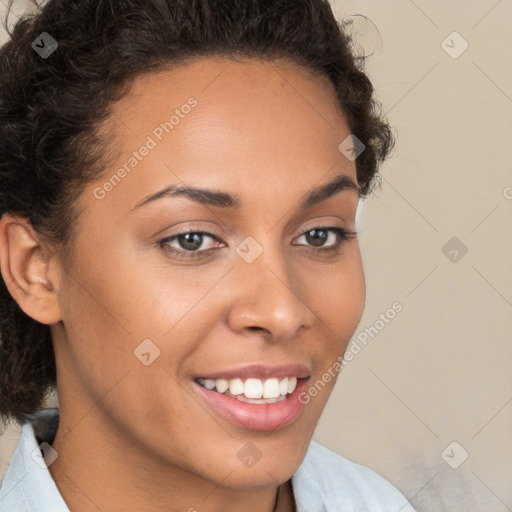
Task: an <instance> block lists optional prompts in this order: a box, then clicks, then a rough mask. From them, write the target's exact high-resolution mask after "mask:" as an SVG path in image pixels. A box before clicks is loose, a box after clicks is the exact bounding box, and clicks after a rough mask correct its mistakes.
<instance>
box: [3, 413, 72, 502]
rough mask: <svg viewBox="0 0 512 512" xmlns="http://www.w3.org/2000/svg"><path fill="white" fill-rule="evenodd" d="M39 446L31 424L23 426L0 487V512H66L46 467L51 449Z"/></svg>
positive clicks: (42, 445) (27, 423) (47, 446)
mask: <svg viewBox="0 0 512 512" xmlns="http://www.w3.org/2000/svg"><path fill="white" fill-rule="evenodd" d="M38 443H39V440H38V439H37V437H36V434H35V432H34V429H33V426H32V425H31V423H29V422H26V423H24V424H23V427H22V429H21V435H20V440H19V442H18V445H17V447H16V450H15V451H14V454H13V456H12V458H11V460H10V462H9V466H8V467H7V471H6V473H5V476H4V478H3V480H2V482H1V483H0V510H1V511H2V512H4V511H5V512H36V511H37V512H69V509H68V507H67V506H66V503H65V502H64V500H63V498H62V496H61V494H60V492H59V490H58V488H57V486H56V484H55V482H54V480H53V479H52V476H51V474H50V472H49V470H48V468H47V465H46V460H47V459H46V457H47V450H49V446H50V445H49V444H47V445H44V444H41V445H39V444H38ZM43 443H45V441H43ZM41 449H42V450H43V452H42V451H41ZM55 453H56V452H55Z"/></svg>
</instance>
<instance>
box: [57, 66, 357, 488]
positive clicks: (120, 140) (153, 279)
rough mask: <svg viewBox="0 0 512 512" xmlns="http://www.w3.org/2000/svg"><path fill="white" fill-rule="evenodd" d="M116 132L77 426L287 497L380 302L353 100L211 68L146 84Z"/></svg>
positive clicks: (93, 253)
mask: <svg viewBox="0 0 512 512" xmlns="http://www.w3.org/2000/svg"><path fill="white" fill-rule="evenodd" d="M111 120H112V122H111V124H110V125H109V126H108V130H110V131H112V130H114V132H113V133H115V137H114V142H113V144H112V149H113V152H112V154H113V155H114V156H113V157H112V161H111V163H110V164H109V168H108V170H107V171H106V172H105V174H104V175H102V177H101V178H99V179H98V180H96V181H95V182H94V183H90V184H89V185H87V186H86V187H85V188H84V190H83V193H82V194H81V197H80V198H79V200H78V202H77V204H76V207H77V209H78V210H79V211H80V215H79V218H78V221H77V225H76V238H75V239H74V241H73V247H72V249H73V250H72V256H71V260H70V262H69V264H68V265H67V266H66V267H65V268H63V269H62V282H61V286H60V289H59V303H60V309H61V312H62V322H63V327H59V326H58V325H54V326H53V327H52V329H53V335H54V340H55V351H56V359H57V367H58V386H59V389H58V391H59V402H60V407H61V425H62V426H63V428H64V425H66V428H69V429H70V428H72V427H73V428H74V429H75V430H74V432H76V433H78V432H81V435H86V434H85V432H94V436H93V437H94V439H95V442H97V443H101V442H103V441H102V440H105V450H109V449H114V450H116V453H115V457H118V458H119V457H123V456H124V455H123V454H130V457H131V460H135V459H136V458H137V457H140V461H141V462H142V461H144V463H147V464H148V465H150V464H154V465H160V466H161V467H165V468H166V469H168V470H171V469H172V470H173V471H182V472H184V473H186V474H189V475H193V477H194V478H200V479H207V480H209V481H212V482H215V483H220V482H223V485H228V486H232V487H245V488H256V487H263V486H268V485H270V484H272V485H274V483H275V482H276V481H279V482H284V481H286V480H287V479H289V478H290V477H291V476H292V475H293V474H294V472H295V471H296V470H297V468H298V466H299V465H300V463H301V461H302V459H303V457H304V455H305V453H306V450H307V446H308V443H309V441H310V439H311V436H312V434H313V431H314V428H315V426H316V424H317V422H318V420H319V417H320V414H321V412H322V410H323V408H324V406H325V404H326V401H327V399H328V397H329V394H330V392H331V390H332V387H333V385H334V381H335V379H333V378H331V379H329V380H328V381H327V380H325V379H324V385H323V388H322V390H321V391H318V393H317V394H316V396H314V397H310V399H305V397H306V395H305V392H306V391H307V390H308V389H309V388H310V387H311V386H312V385H313V384H314V383H315V382H316V381H318V380H319V379H320V380H321V379H322V375H323V374H324V373H325V372H328V371H329V370H330V371H331V374H332V373H333V367H334V368H336V364H335V363H336V361H338V358H339V357H340V356H341V355H342V354H343V353H344V351H345V349H346V347H347V344H348V342H349V340H350V338H351V336H352V334H353V333H354V331H355V329H356V327H357V325H358V323H359V320H360V318H361V315H362V312H363V307H364V300H365V283H364V274H363V268H362V264H361V255H360V251H359V246H358V241H357V238H356V237H352V238H350V237H348V238H346V237H344V236H343V233H344V232H345V231H347V232H354V231H355V228H356V227H355V215H356V209H357V204H358V198H359V196H358V192H357V190H356V189H355V188H351V187H350V186H349V185H348V184H349V183H350V182H353V183H356V169H355V162H354V161H352V160H350V159H348V158H346V157H345V156H344V154H343V153H341V152H340V150H339V149H338V146H339V145H340V143H341V142H342V141H343V140H344V139H345V138H346V137H347V136H349V134H350V130H349V128H348V126H347V123H346V121H345V119H344V117H343V115H342V113H341V111H340V108H339V106H338V104H337V101H336V97H335V93H334V89H333V88H332V86H331V85H330V83H329V82H328V81H327V80H324V79H323V78H321V77H318V76H316V75H314V74H311V73H310V72H309V71H307V70H304V69H302V68H299V67H296V66H295V65H293V64H291V63H289V62H287V61H284V60H283V61H281V60H276V61H273V62H272V63H268V62H267V63H264V62H260V61H256V60H244V61H240V62H235V61H231V60H213V59H205V58H203V59H199V60H195V61H192V62H191V63H189V64H187V65H183V66H181V67H178V68H174V69H173V70H170V71H162V72H159V73H154V74H151V75H146V76H143V77H141V78H138V79H137V80H136V82H135V83H134V85H133V88H132V89H131V91H130V93H129V94H128V95H127V96H125V97H124V98H123V99H122V100H121V101H120V102H118V103H117V104H116V105H115V106H114V112H113V115H112V116H111ZM105 129H107V128H105ZM144 148H145V149H144ZM331 182H336V183H337V184H338V185H337V186H336V187H331V188H330V192H331V193H330V194H328V193H325V194H319V193H314V194H312V192H318V190H315V189H320V188H322V187H324V186H325V185H326V184H328V183H331ZM180 187H181V188H180ZM184 189H187V190H184ZM198 189H200V190H201V191H202V192H201V191H198ZM163 191H165V192H163ZM184 233H185V234H184ZM186 233H188V234H186ZM334 374H335V375H336V372H334ZM287 378H288V380H286V379H287ZM296 378H298V381H297V385H296V388H295V390H294V391H293V387H294V380H295V379H296ZM226 381H227V382H226ZM214 385H215V387H214V388H213V389H208V388H212V387H213V386H214ZM226 386H230V387H229V388H228V390H226V391H225V392H224V394H220V393H219V391H223V390H224V388H225V387H226ZM288 386H289V387H288ZM217 388H218V389H217ZM262 388H263V391H264V392H265V395H264V396H263V397H261V398H260V399H258V398H255V397H258V396H261V393H262ZM242 391H243V393H242ZM289 391H291V392H289ZM246 395H247V396H246ZM269 396H270V397H272V398H270V399H269V398H265V397H269ZM251 397H252V398H251ZM251 399H252V400H253V401H256V403H250V402H249V400H251ZM303 402H307V403H303ZM89 435H92V434H89ZM109 439H110V440H111V442H110V443H108V442H106V441H108V440H109ZM108 447H110V448H108ZM112 447H114V448H112ZM113 456H114V455H113ZM127 456H128V455H127ZM253 461H256V463H254V462H253Z"/></svg>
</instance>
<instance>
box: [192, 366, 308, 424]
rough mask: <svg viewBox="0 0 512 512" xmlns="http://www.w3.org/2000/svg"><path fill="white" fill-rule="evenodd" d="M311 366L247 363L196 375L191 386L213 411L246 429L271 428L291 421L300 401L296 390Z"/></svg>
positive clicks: (300, 406) (303, 385) (302, 385)
mask: <svg viewBox="0 0 512 512" xmlns="http://www.w3.org/2000/svg"><path fill="white" fill-rule="evenodd" d="M310 377H311V370H310V368H309V367H307V366H305V365H302V364H290V365H281V366H267V365H250V366H245V367H239V368H232V369H230V370H225V371H222V372H217V373H215V374H210V375H204V374H203V375H201V376H197V377H196V378H195V379H194V380H193V383H194V389H195V390H196V391H197V392H198V393H199V394H200V395H201V397H202V398H203V399H204V401H205V402H206V404H207V405H208V407H209V408H210V409H211V410H212V412H213V413H214V414H217V415H219V416H220V417H221V418H222V419H224V420H227V421H229V422H230V423H233V424H235V425H237V426H239V427H242V428H245V429H250V430H275V429H278V428H282V427H285V426H288V425H290V424H291V423H293V422H294V421H295V420H296V419H297V418H298V417H299V415H300V413H301V411H302V409H303V407H304V404H303V403H302V402H301V400H299V396H300V393H301V391H302V390H303V389H305V388H306V387H307V383H308V380H309V378H310Z"/></svg>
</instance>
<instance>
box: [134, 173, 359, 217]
mask: <svg viewBox="0 0 512 512" xmlns="http://www.w3.org/2000/svg"><path fill="white" fill-rule="evenodd" d="M344 190H351V191H354V192H356V193H357V194H358V195H359V194H360V191H361V189H360V187H359V186H358V185H357V184H356V183H355V182H354V181H353V180H352V179H351V178H349V177H348V176H346V175H345V174H338V175H337V176H336V177H335V178H334V179H333V180H332V181H330V182H329V183H325V184H324V185H320V186H318V187H315V188H313V189H312V190H310V191H309V193H308V194H307V196H306V197H304V198H303V199H302V200H301V202H300V203H299V207H298V209H299V210H304V209H306V208H309V207H311V206H313V205H315V204H317V203H320V202H322V201H325V200H327V199H329V198H330V197H332V196H334V195H336V194H338V193H340V192H342V191H344ZM180 196H184V197H187V198H188V199H192V200H193V201H196V202H198V203H201V204H204V205H208V206H215V207H217V208H228V209H232V210H235V209H240V208H241V207H242V201H241V200H240V199H239V198H238V197H236V196H233V195H231V194H228V193H227V192H220V191H215V190H208V189H202V188H196V187H190V186H180V185H170V186H168V187H166V188H164V189H162V190H160V191H158V192H156V193H154V194H151V195H149V196H146V197H145V198H144V199H143V200H142V201H141V202H139V203H138V204H137V205H135V206H134V207H133V208H132V210H131V211H133V210H135V209H136V208H140V207H141V206H144V205H146V204H148V203H151V202H153V201H156V200H158V199H161V198H163V197H180Z"/></svg>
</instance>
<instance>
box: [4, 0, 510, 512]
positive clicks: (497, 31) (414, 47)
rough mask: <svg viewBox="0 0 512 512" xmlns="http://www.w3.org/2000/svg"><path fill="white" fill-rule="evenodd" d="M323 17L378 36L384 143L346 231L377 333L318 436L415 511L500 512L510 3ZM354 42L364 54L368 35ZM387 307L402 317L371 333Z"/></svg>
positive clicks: (375, 1) (459, 3)
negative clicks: (352, 239)
mask: <svg viewBox="0 0 512 512" xmlns="http://www.w3.org/2000/svg"><path fill="white" fill-rule="evenodd" d="M0 5H1V0H0ZM19 5H20V6H21V5H22V3H20V4H19ZM333 5H334V7H335V10H336V13H337V14H338V15H339V16H340V17H341V16H345V17H348V16H351V15H355V14H363V15H364V16H366V17H368V18H370V19H371V20H372V22H373V23H374V24H375V25H376V27H377V28H378V31H379V32H380V35H381V38H382V46H381V47H380V48H378V49H377V53H376V55H374V56H373V57H371V58H369V59H368V61H367V70H368V71H369V73H370V76H371V78H372V80H373V83H374V85H375V88H376V90H377V93H378V97H379V99H380V100H381V102H382V105H383V109H384V111H385V112H387V113H388V117H389V120H390V122H391V124H392V125H393V126H394V128H395V131H396V134H397V146H396V149H395V152H394V157H393V158H392V160H391V161H390V162H388V163H387V164H386V165H385V166H384V167H383V169H382V171H381V175H382V189H381V191H380V192H377V193H376V195H375V197H371V198H369V199H367V200H366V201H365V202H364V204H363V208H362V211H361V215H360V218H359V230H360V239H361V246H362V251H363V260H364V264H365V269H366V279H367V303H366V310H365V314H364V316H363V319H362V321H361V324H360V326H359V328H358V329H357V331H356V334H355V336H354V340H356V341H357V339H358V336H359V339H361V338H362V337H363V335H364V333H367V334H368V332H369V331H368V330H367V329H369V328H370V327H373V328H374V329H373V330H371V333H372V334H371V335H369V334H368V336H367V344H366V346H365V345H364V344H362V343H360V342H358V344H359V345H360V346H361V347H362V349H361V351H360V352H359V353H358V354H357V355H355V356H354V358H353V360H352V361H351V362H350V363H349V364H348V365H347V367H346V368H344V369H343V370H342V372H341V375H340V379H339V382H338V384H337V387H336V390H335V391H334V393H333V395H332V397H331V399H330V402H329V403H328V406H327V409H326V410H325V413H324V415H323V417H322V419H321V421H320V424H319V426H318V428H317V431H316V433H315V439H316V440H317V441H319V442H321V443H323V444H325V445H327V446H328V447H330V448H331V449H333V450H335V451H337V452H339V453H340V454H342V455H344V456H345V457H347V458H349V459H352V460H354V461H357V462H359V463H361V464H364V465H367V466H370V467H371V468H373V469H375V470H376V471H378V472H379V473H380V474H382V475H383V476H384V477H386V478H387V479H389V480H390V481H391V482H393V483H394V484H395V485H396V486H397V487H399V488H400V489H401V491H402V492H403V493H404V494H405V496H406V497H407V498H408V499H410V500H411V502H412V504H413V505H414V506H415V508H416V509H417V510H418V511H419V512H427V511H428V512H431V511H441V510H443V511H453V512H455V511H457V512H459V511H460V512H473V511H475V512H477V511H478V512H487V511H492V512H505V511H510V510H512V485H511V482H512V343H511V341H512V314H511V313H512V268H511V267H512V266H511V261H512V216H511V210H512V172H511V170H512V165H511V163H512V64H511V58H510V52H511V50H512V31H511V30H510V27H511V26H512V3H511V2H510V1H509V0H501V1H498V0H478V1H473V0H450V1H441V0H438V1H435V0H415V1H412V0H366V1H363V0H344V1H341V2H339V1H335V2H333ZM20 10H21V8H20ZM370 27H371V25H370ZM454 31H456V32H458V33H459V34H460V36H459V35H450V34H452V33H453V32H454ZM448 36H450V37H448ZM447 37H448V39H447ZM445 40H446V42H445V43H444V44H443V45H442V42H443V41H445ZM359 41H360V43H361V44H362V46H363V47H365V48H367V49H369V48H371V47H373V46H374V44H373V43H374V42H375V33H372V32H370V31H365V32H359ZM465 42H467V44H468V48H467V49H466V51H464V52H463V53H461V50H462V49H463V48H464V47H465V44H466V43H465ZM443 47H444V48H443ZM449 53H451V56H450V55H449ZM459 53H461V54H460V55H458V54H459ZM454 57H457V58H454ZM453 237H455V240H453V241H452V242H451V245H448V246H446V244H447V243H448V242H449V241H450V240H451V239H452V238H453ZM445 246H446V247H445ZM464 247H465V248H466V249H467V252H466V253H465V254H463V252H464ZM454 251H455V252H454ZM452 260H455V261H452ZM396 301H398V302H400V304H402V306H403V309H402V311H401V312H399V313H398V314H396V316H395V318H394V319H392V320H390V321H389V323H386V324H384V326H383V327H382V324H381V323H380V322H377V321H378V320H379V315H380V314H385V313H386V311H387V310H388V309H389V308H390V307H391V305H392V304H393V303H394V302H396ZM355 350H357V349H355ZM355 350H354V351H355ZM16 441H17V432H16V431H15V430H11V431H9V432H7V433H6V434H5V435H4V436H3V437H2V438H0V477H1V475H2V474H3V472H4V471H5V469H6V467H7V464H8V461H9V458H10V456H11V454H12V451H13V450H14V446H15V442H16ZM453 442H456V443H457V444H455V445H453V444H452V443H453ZM447 448H448V449H447ZM466 452H467V454H468V457H467V460H465V461H464V462H463V463H462V464H461V465H460V466H459V467H457V468H452V467H451V466H456V465H457V464H458V463H460V462H461V461H462V460H463V457H464V456H465V453H466ZM443 453H444V459H446V461H448V462H445V460H443V458H442V454H443ZM450 464H451V466H450Z"/></svg>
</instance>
